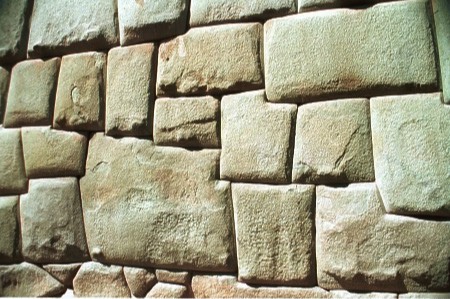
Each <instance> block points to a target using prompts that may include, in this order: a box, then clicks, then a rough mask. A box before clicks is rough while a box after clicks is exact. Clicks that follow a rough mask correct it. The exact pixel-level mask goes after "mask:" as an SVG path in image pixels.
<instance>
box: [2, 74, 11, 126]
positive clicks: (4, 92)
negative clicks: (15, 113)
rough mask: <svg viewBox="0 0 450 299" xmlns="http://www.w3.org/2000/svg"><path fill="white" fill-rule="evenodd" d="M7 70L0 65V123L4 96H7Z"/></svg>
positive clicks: (4, 103)
mask: <svg viewBox="0 0 450 299" xmlns="http://www.w3.org/2000/svg"><path fill="white" fill-rule="evenodd" d="M8 87H9V71H8V70H7V69H5V68H3V67H1V66H0V125H1V124H2V123H3V114H4V111H5V105H6V98H7V96H8Z"/></svg>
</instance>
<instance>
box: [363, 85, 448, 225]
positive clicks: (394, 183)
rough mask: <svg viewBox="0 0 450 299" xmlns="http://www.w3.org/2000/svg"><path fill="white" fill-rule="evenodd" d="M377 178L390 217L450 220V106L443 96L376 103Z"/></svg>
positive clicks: (383, 99) (373, 104)
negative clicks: (428, 217)
mask: <svg viewBox="0 0 450 299" xmlns="http://www.w3.org/2000/svg"><path fill="white" fill-rule="evenodd" d="M370 108H371V117H372V139H373V153H374V161H375V176H376V181H377V184H378V186H379V189H380V194H381V198H382V199H383V202H384V206H385V208H386V210H387V212H388V213H395V214H404V215H437V216H446V217H448V216H450V196H449V195H450V185H449V183H448V182H449V181H450V138H449V136H450V107H449V106H447V105H444V104H443V103H442V102H441V94H439V93H434V94H417V95H405V96H390V97H379V98H373V99H371V101H370Z"/></svg>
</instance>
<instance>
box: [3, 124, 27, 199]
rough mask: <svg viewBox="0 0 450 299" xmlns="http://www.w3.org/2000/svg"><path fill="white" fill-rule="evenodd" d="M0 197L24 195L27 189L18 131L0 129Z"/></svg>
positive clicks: (20, 139)
mask: <svg viewBox="0 0 450 299" xmlns="http://www.w3.org/2000/svg"><path fill="white" fill-rule="evenodd" d="M0 144H1V150H0V195H12V194H20V193H24V192H26V190H27V187H28V180H27V177H26V175H25V164H24V158H23V150H22V138H21V135H20V129H3V128H0Z"/></svg>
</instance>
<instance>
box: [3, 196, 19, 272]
mask: <svg viewBox="0 0 450 299" xmlns="http://www.w3.org/2000/svg"><path fill="white" fill-rule="evenodd" d="M18 214H19V197H18V196H0V236H1V242H0V263H2V264H10V263H13V262H14V261H15V260H16V259H17V256H18V253H19V240H20V228H19V220H18Z"/></svg>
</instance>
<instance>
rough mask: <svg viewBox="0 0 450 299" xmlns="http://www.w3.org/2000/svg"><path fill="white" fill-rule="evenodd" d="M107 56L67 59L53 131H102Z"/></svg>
mask: <svg viewBox="0 0 450 299" xmlns="http://www.w3.org/2000/svg"><path fill="white" fill-rule="evenodd" d="M105 81H106V54H104V53H99V52H87V53H81V54H73V55H67V56H64V57H63V58H62V60H61V70H60V72H59V78H58V89H57V90H56V100H55V113H54V118H53V127H54V128H61V129H65V130H85V131H102V130H103V127H104V102H105V83H106V82H105Z"/></svg>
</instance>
